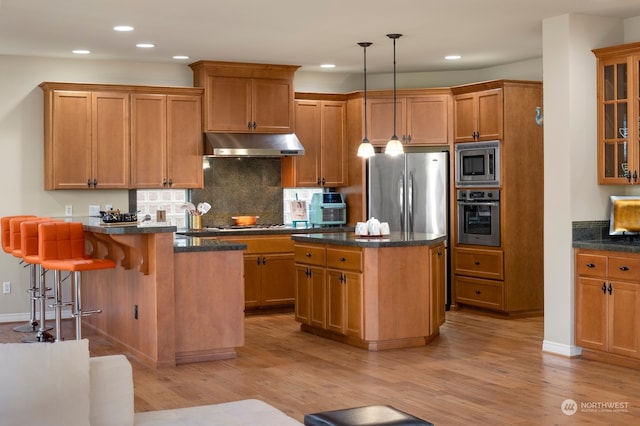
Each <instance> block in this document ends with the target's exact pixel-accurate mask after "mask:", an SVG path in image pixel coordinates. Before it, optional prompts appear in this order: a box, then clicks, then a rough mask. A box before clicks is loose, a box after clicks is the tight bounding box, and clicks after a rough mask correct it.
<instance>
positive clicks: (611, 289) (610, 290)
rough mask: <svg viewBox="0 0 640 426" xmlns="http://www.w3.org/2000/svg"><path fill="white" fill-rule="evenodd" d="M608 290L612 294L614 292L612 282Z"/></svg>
mask: <svg viewBox="0 0 640 426" xmlns="http://www.w3.org/2000/svg"><path fill="white" fill-rule="evenodd" d="M607 290H609V295H611V293H612V292H613V287H611V283H609V288H608V289H607Z"/></svg>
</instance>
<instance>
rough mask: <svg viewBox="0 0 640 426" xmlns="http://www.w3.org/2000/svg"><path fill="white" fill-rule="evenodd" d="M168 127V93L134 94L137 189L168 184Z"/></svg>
mask: <svg viewBox="0 0 640 426" xmlns="http://www.w3.org/2000/svg"><path fill="white" fill-rule="evenodd" d="M166 129H167V96H166V95H155V94H134V95H131V185H132V186H133V187H134V188H164V187H166V185H167V183H168V179H167V173H166V164H167V131H166Z"/></svg>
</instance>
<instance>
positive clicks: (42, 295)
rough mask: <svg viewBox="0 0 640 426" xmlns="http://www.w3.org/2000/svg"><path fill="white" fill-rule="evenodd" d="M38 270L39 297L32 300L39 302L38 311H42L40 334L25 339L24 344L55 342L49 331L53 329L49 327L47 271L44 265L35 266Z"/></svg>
mask: <svg viewBox="0 0 640 426" xmlns="http://www.w3.org/2000/svg"><path fill="white" fill-rule="evenodd" d="M35 266H36V268H37V275H38V276H39V282H38V291H37V296H36V295H34V297H33V298H32V300H33V303H34V304H35V303H36V300H37V301H38V302H39V305H40V306H39V308H38V310H39V311H40V323H39V324H40V326H39V327H38V330H37V331H38V332H37V334H35V335H33V336H29V337H25V338H24V339H22V341H23V342H24V343H36V342H53V341H54V337H53V335H52V334H51V333H49V330H51V329H52V328H53V327H47V325H46V324H47V318H46V316H47V299H49V298H50V297H49V296H48V295H47V291H48V290H49V289H48V288H47V285H46V279H45V273H46V271H45V269H44V268H43V267H42V265H35Z"/></svg>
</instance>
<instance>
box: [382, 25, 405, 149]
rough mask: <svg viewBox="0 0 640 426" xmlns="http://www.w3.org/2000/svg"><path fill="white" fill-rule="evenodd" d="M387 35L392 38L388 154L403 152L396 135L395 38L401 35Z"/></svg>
mask: <svg viewBox="0 0 640 426" xmlns="http://www.w3.org/2000/svg"><path fill="white" fill-rule="evenodd" d="M387 37H389V38H390V39H392V40H393V136H391V139H389V142H387V146H386V147H385V149H384V153H385V154H388V155H400V154H403V153H404V148H403V147H402V143H401V142H400V141H399V140H398V135H396V108H397V105H396V40H397V39H399V38H400V37H402V34H387Z"/></svg>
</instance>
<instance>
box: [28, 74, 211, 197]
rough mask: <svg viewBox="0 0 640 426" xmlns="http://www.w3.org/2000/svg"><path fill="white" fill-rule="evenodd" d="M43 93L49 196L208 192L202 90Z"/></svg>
mask: <svg viewBox="0 0 640 426" xmlns="http://www.w3.org/2000/svg"><path fill="white" fill-rule="evenodd" d="M40 87H41V88H42V90H43V91H44V95H45V96H44V112H45V154H44V156H45V173H44V174H45V189H87V188H98V189H116V188H117V189H137V188H163V187H174V188H201V187H202V185H203V175H202V148H203V147H202V125H201V114H202V112H201V111H202V106H201V105H202V89H199V88H190V87H184V88H180V87H155V86H125V85H109V84H84V83H51V82H44V83H42V84H40Z"/></svg>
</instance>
